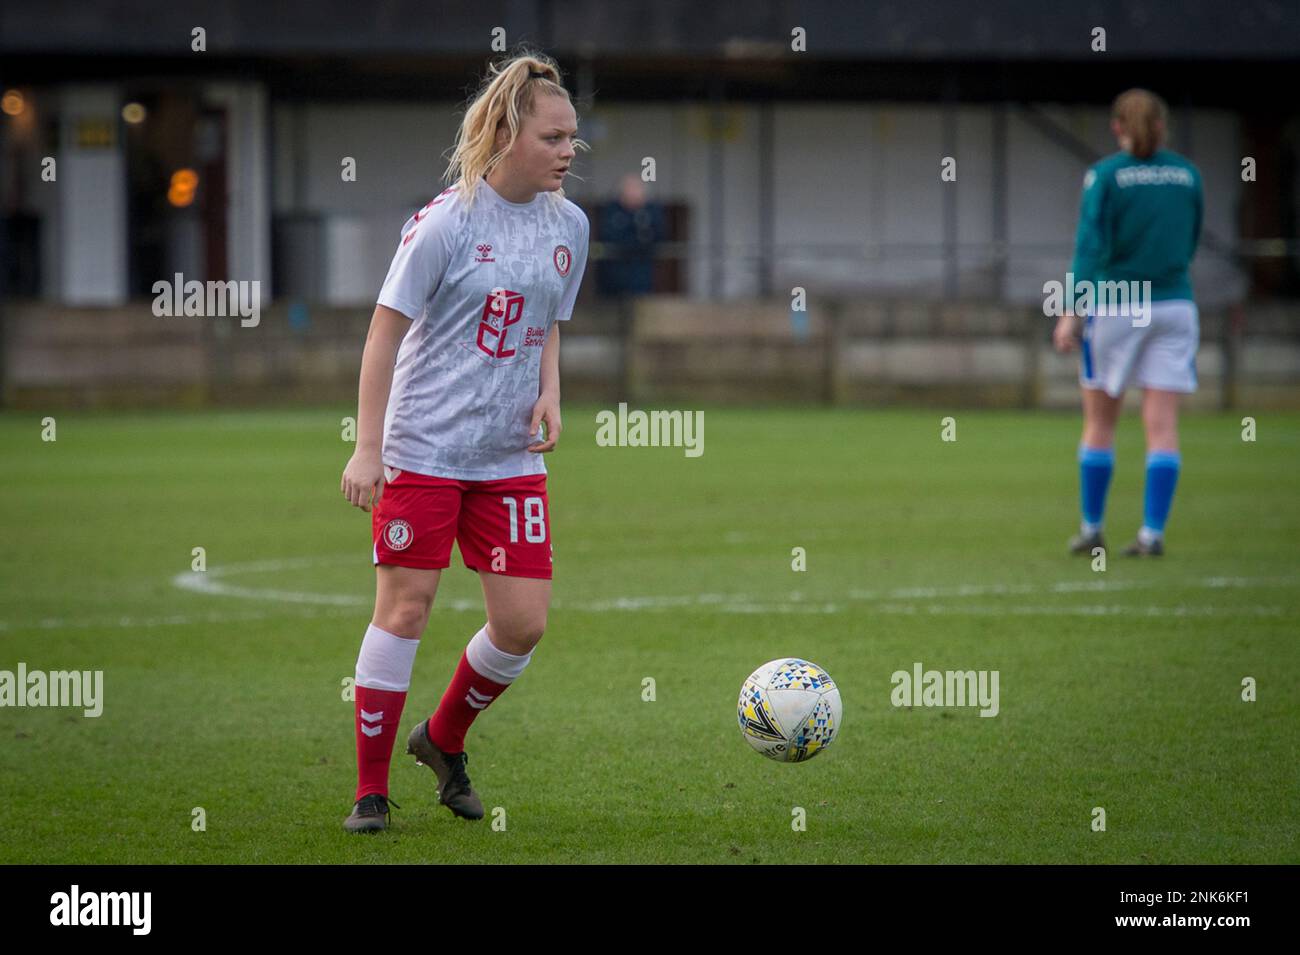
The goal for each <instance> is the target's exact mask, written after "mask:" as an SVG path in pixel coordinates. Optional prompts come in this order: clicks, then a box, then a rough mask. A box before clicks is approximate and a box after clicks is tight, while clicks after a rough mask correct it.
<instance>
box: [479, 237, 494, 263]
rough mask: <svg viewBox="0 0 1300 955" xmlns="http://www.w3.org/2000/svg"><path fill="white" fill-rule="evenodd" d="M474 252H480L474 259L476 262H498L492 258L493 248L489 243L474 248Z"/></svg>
mask: <svg viewBox="0 0 1300 955" xmlns="http://www.w3.org/2000/svg"><path fill="white" fill-rule="evenodd" d="M474 251H476V252H478V255H476V256H475V257H474V261H475V262H495V261H496V259H494V258H492V246H491V245H490V244H489V243H487V242H484V243H483V244H482V245H476V246H474Z"/></svg>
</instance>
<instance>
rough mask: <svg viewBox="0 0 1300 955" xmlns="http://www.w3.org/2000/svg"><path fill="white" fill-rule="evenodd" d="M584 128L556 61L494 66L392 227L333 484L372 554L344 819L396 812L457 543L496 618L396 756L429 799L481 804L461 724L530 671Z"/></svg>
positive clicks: (471, 811) (544, 578)
mask: <svg viewBox="0 0 1300 955" xmlns="http://www.w3.org/2000/svg"><path fill="white" fill-rule="evenodd" d="M576 134H577V118H576V114H575V112H574V109H573V105H572V103H571V102H570V99H569V94H568V92H567V91H566V90H565V88H564V86H563V85H562V84H561V79H560V71H559V68H558V67H557V66H556V64H555V63H554V61H553V60H551V59H550V58H548V57H546V56H543V55H540V54H536V55H528V54H525V55H519V56H515V57H513V58H512V59H509V60H507V61H504V62H501V63H497V64H493V65H492V66H491V68H490V70H489V74H488V76H487V77H486V78H485V80H484V82H483V84H482V87H481V88H480V90H479V92H478V94H477V96H476V97H475V98H474V101H473V103H472V105H471V106H470V107H469V109H468V110H467V112H466V114H465V117H464V120H463V122H462V123H461V126H460V132H459V134H458V136H457V139H456V146H455V152H454V155H453V157H452V159H451V162H450V165H449V167H448V169H447V173H446V176H445V179H446V181H448V182H451V183H452V185H451V187H450V188H449V189H446V190H445V191H444V192H442V193H441V194H440V195H439V196H437V197H436V198H435V199H434V200H433V201H432V202H430V203H429V204H428V205H427V206H425V207H424V208H423V209H421V210H420V211H419V212H417V213H415V215H413V216H411V218H410V219H409V220H407V222H406V225H404V226H403V227H402V236H401V241H400V243H399V244H398V247H397V253H396V255H395V256H394V258H393V262H392V266H391V267H390V268H389V270H388V276H387V278H386V279H385V280H384V284H383V288H382V289H381V290H380V292H379V301H378V305H377V307H376V308H375V314H374V317H373V318H372V319H371V322H370V332H369V334H368V335H367V338H366V347H365V351H364V353H363V356H362V359H361V383H360V389H359V396H358V413H357V447H356V451H355V453H354V454H353V455H352V459H351V460H350V461H349V462H348V464H347V467H346V469H345V470H344V472H343V479H342V482H341V490H342V492H343V495H344V496H345V497H346V498H347V499H348V501H349V502H351V503H352V504H353V505H354V506H356V507H359V508H361V509H362V510H363V511H371V508H372V504H373V513H372V516H371V527H372V535H373V538H374V563H375V565H376V592H375V612H374V617H373V619H372V620H371V623H370V626H369V627H368V628H367V630H366V633H365V637H364V639H363V640H362V642H361V652H360V654H359V655H358V657H357V666H356V740H357V790H356V804H355V806H354V807H353V810H352V814H351V815H350V816H348V818H347V820H346V821H345V822H344V828H345V829H347V830H348V831H350V832H364V831H373V830H379V829H385V828H387V826H388V812H389V809H388V798H387V797H388V766H389V760H390V758H391V756H392V750H393V741H394V739H395V736H396V733H397V731H398V721H399V719H400V718H401V715H402V707H403V705H404V703H405V702H406V692H407V689H408V687H409V685H410V678H411V668H412V665H413V663H414V661H415V651H416V648H417V646H418V645H419V638H420V634H421V633H422V632H423V631H424V627H425V624H426V623H427V622H428V618H429V610H430V609H431V607H432V606H433V599H434V595H435V594H436V592H437V589H438V579H439V576H440V574H441V571H442V568H444V567H447V566H449V565H450V563H451V544H452V540H453V538H454V539H455V540H456V541H457V543H458V544H459V546H460V553H461V558H462V560H463V561H464V563H465V566H466V567H467V568H469V569H470V570H474V571H477V572H478V575H479V578H480V580H481V582H482V586H483V602H484V605H485V610H486V616H487V623H486V624H485V625H484V626H483V627H481V628H480V629H479V630H478V632H477V633H475V634H474V635H473V636H472V637H471V638H470V640H469V644H468V646H466V648H465V651H464V653H463V654H462V655H461V658H460V664H459V666H458V667H457V668H456V673H455V675H454V676H453V677H452V679H451V683H450V685H449V686H448V687H447V690H446V692H445V693H444V694H443V696H442V701H441V702H440V703H439V704H438V709H437V711H436V712H435V713H434V714H433V715H432V716H431V717H429V718H428V719H424V720H421V721H420V722H419V723H418V724H416V726H415V727H414V728H413V729H412V731H411V734H410V736H409V738H408V740H407V749H406V751H407V752H408V753H410V754H412V755H414V756H415V757H416V761H417V763H421V764H423V765H425V766H428V767H429V768H431V769H432V770H433V772H434V773H435V774H436V776H437V779H438V791H439V801H440V802H441V803H442V804H443V805H444V806H447V807H448V808H449V809H450V810H451V811H452V812H453V813H455V814H456V815H457V816H462V817H464V818H467V819H481V818H482V817H483V804H482V802H480V800H479V797H478V796H477V795H476V794H475V792H474V790H473V789H472V788H471V786H470V782H469V777H468V776H467V775H466V772H465V764H466V761H467V758H468V757H467V756H466V754H465V751H464V750H465V747H464V741H465V733H466V731H467V730H468V729H469V726H470V724H471V723H472V722H473V721H474V718H475V717H476V716H478V715H479V713H481V712H482V711H483V710H485V709H486V708H487V707H488V706H489V705H490V704H491V703H492V702H493V701H494V700H496V699H497V698H498V697H499V696H500V695H501V694H502V693H504V692H505V690H506V687H508V686H509V685H510V684H511V683H512V682H514V681H515V680H516V679H517V678H518V677H519V675H520V674H521V673H522V672H523V670H524V668H525V667H526V666H527V665H528V662H529V660H530V659H531V657H532V654H533V648H534V647H535V646H536V645H537V642H538V641H539V640H540V639H541V636H542V631H543V630H544V629H545V627H546V612H547V609H548V607H549V605H550V598H551V557H552V550H551V522H550V511H549V506H548V503H547V495H546V465H545V464H544V463H543V459H542V458H541V457H540V455H541V454H543V453H545V452H548V451H551V450H553V449H554V448H555V446H556V442H557V441H558V440H559V437H560V379H559V357H560V327H559V324H558V323H559V322H562V321H565V320H567V319H568V318H570V316H571V313H572V311H573V303H574V300H575V299H576V297H577V294H578V287H579V285H580V284H581V282H582V275H583V272H584V271H585V268H586V262H587V244H588V235H589V226H588V222H587V217H586V215H585V214H584V213H583V212H582V210H580V209H579V208H578V207H577V206H576V205H574V204H573V203H572V202H570V201H569V200H567V199H565V198H564V193H563V190H562V189H561V185H562V183H563V182H564V177H565V175H566V174H567V172H568V169H569V164H570V163H571V162H572V160H573V157H574V155H575V148H576V147H578V146H581V147H583V148H587V146H586V143H583V142H582V141H581V140H579V139H577V138H576ZM394 364H395V365H396V368H394ZM539 425H544V427H545V433H544V435H543V434H538V427H539ZM381 426H382V431H381ZM381 433H382V443H381Z"/></svg>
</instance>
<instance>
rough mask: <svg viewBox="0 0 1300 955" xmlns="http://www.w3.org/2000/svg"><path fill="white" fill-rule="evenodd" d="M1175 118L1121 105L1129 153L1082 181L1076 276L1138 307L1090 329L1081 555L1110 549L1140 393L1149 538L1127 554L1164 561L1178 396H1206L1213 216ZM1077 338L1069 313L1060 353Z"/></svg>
mask: <svg viewBox="0 0 1300 955" xmlns="http://www.w3.org/2000/svg"><path fill="white" fill-rule="evenodd" d="M1167 116H1168V110H1167V108H1166V107H1165V104H1164V102H1163V101H1162V100H1161V99H1160V97H1158V96H1156V95H1155V94H1154V93H1151V92H1149V91H1147V90H1141V89H1132V90H1128V91H1127V92H1125V93H1121V94H1120V95H1119V96H1118V97H1117V98H1116V99H1115V102H1114V105H1113V106H1112V109H1111V124H1110V128H1111V132H1113V133H1114V135H1115V138H1116V139H1117V140H1118V142H1119V146H1120V149H1121V150H1122V151H1121V152H1118V153H1115V154H1114V155H1111V156H1107V157H1106V158H1105V159H1103V160H1101V161H1100V162H1098V163H1096V164H1095V165H1093V167H1092V168H1091V169H1089V170H1088V173H1087V175H1086V176H1085V177H1084V180H1083V208H1082V211H1081V212H1080V215H1079V230H1078V236H1077V238H1076V240H1075V253H1074V264H1073V265H1072V266H1071V269H1070V271H1071V272H1072V273H1073V274H1074V276H1075V280H1076V282H1089V283H1091V287H1092V288H1093V289H1094V290H1096V292H1095V298H1096V300H1097V301H1098V302H1100V301H1101V300H1102V299H1103V298H1115V297H1116V296H1115V295H1114V294H1112V293H1110V292H1108V291H1107V288H1108V287H1107V286H1106V285H1103V284H1102V283H1124V287H1125V288H1129V289H1133V290H1135V291H1137V292H1138V294H1139V298H1138V300H1137V301H1136V303H1135V301H1134V300H1133V298H1132V297H1130V299H1129V301H1128V307H1127V308H1123V307H1121V308H1115V307H1113V306H1112V307H1110V308H1106V307H1095V308H1094V309H1092V310H1091V312H1090V314H1088V315H1087V317H1086V319H1085V320H1084V324H1083V334H1082V341H1081V355H1080V370H1079V383H1080V385H1081V386H1082V390H1083V439H1082V441H1081V442H1080V444H1079V453H1078V459H1079V480H1080V485H1081V493H1080V497H1081V500H1082V505H1083V520H1082V522H1081V525H1080V529H1079V533H1078V534H1077V535H1076V536H1075V537H1073V538H1072V539H1071V540H1070V542H1069V548H1070V551H1071V552H1072V553H1076V554H1089V553H1091V552H1092V549H1093V548H1094V547H1102V548H1104V547H1105V546H1106V545H1105V543H1104V542H1103V540H1102V534H1101V528H1102V517H1103V514H1104V512H1105V507H1106V490H1107V488H1108V487H1109V485H1110V476H1111V472H1112V470H1113V469H1114V464H1115V423H1116V421H1117V420H1118V419H1119V413H1120V405H1121V403H1122V401H1123V399H1124V389H1125V388H1127V387H1128V385H1129V384H1130V383H1134V384H1136V385H1137V386H1138V387H1139V388H1142V389H1143V392H1144V393H1143V396H1142V421H1143V424H1144V425H1145V427H1146V446H1147V456H1146V466H1147V471H1146V500H1145V508H1144V516H1143V521H1142V527H1141V528H1140V529H1139V530H1138V534H1137V539H1136V540H1135V541H1133V543H1132V544H1130V545H1129V546H1128V547H1127V548H1125V550H1124V553H1125V554H1126V555H1128V556H1139V555H1151V556H1159V555H1160V554H1163V553H1164V529H1165V520H1166V518H1168V516H1169V507H1170V504H1171V503H1172V502H1173V498H1174V487H1175V486H1176V485H1177V483H1178V471H1179V468H1180V466H1181V458H1180V456H1179V453H1178V396H1179V395H1180V394H1187V393H1191V392H1194V391H1195V390H1196V349H1197V346H1198V344H1199V343H1200V325H1199V318H1198V314H1197V310H1196V303H1195V302H1194V301H1193V300H1192V286H1191V282H1190V281H1189V279H1188V275H1187V268H1188V265H1189V264H1190V262H1191V260H1192V256H1193V255H1194V254H1195V252H1196V244H1197V241H1198V240H1199V238H1200V233H1201V214H1202V196H1201V174H1200V172H1199V171H1198V170H1197V168H1196V167H1195V166H1194V165H1192V163H1191V162H1190V161H1189V160H1187V159H1186V158H1184V157H1183V156H1180V155H1178V154H1177V153H1174V152H1170V151H1169V150H1167V149H1162V148H1161V145H1162V143H1163V141H1164V137H1165V125H1166V118H1167ZM1147 283H1149V285H1147ZM1109 288H1112V289H1113V288H1115V286H1110V287H1109ZM1146 289H1149V298H1148V297H1147V294H1146V291H1145V290H1146ZM1120 300H1121V301H1123V298H1122V297H1120ZM1148 307H1149V310H1147V309H1148ZM1076 337H1078V326H1077V319H1076V316H1075V315H1073V314H1070V313H1069V312H1068V310H1067V313H1066V314H1064V315H1062V316H1061V318H1060V319H1059V320H1058V321H1057V323H1056V330H1055V333H1054V334H1053V341H1054V342H1055V345H1056V348H1057V350H1058V351H1061V352H1067V351H1070V350H1071V349H1073V348H1074V345H1075V339H1076Z"/></svg>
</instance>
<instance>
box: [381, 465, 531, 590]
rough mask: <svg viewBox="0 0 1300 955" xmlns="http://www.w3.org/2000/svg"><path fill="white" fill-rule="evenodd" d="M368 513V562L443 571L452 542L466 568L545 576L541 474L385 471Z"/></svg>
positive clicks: (447, 564) (514, 574)
mask: <svg viewBox="0 0 1300 955" xmlns="http://www.w3.org/2000/svg"><path fill="white" fill-rule="evenodd" d="M388 473H389V474H391V475H393V477H392V479H391V480H389V482H388V483H387V484H386V485H385V486H384V492H383V494H382V495H381V496H380V498H379V503H378V504H376V505H375V507H374V510H372V511H371V531H372V534H373V537H374V543H375V547H374V562H375V563H376V564H390V565H394V566H397V567H417V568H423V569H442V568H444V567H448V566H450V565H451V544H452V541H453V540H454V541H455V542H456V544H457V545H458V546H459V547H460V556H461V559H462V560H463V561H464V562H465V566H466V567H468V568H469V569H470V570H477V571H484V572H487V573H495V574H501V575H502V576H505V577H540V578H544V579H546V580H550V579H551V556H552V551H551V532H550V526H551V516H550V510H549V507H548V504H547V497H546V475H545V474H529V475H524V476H522V477H510V478H502V479H500V480H496V481H459V480H454V479H452V478H441V477H431V476H429V475H425V474H415V473H414V472H411V471H395V470H394V469H391V468H390V469H389V472H388Z"/></svg>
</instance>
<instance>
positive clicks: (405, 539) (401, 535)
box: [384, 518, 415, 550]
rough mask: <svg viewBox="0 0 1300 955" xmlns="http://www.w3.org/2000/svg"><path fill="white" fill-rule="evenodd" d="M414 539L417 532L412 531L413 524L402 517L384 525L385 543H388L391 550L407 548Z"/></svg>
mask: <svg viewBox="0 0 1300 955" xmlns="http://www.w3.org/2000/svg"><path fill="white" fill-rule="evenodd" d="M414 539H415V534H414V533H412V531H411V525H410V524H408V523H406V521H404V520H401V519H400V518H399V519H394V520H391V521H389V522H388V523H387V524H385V525H384V543H385V544H387V545H388V549H389V550H406V548H408V547H410V546H411V541H413V540H414Z"/></svg>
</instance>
